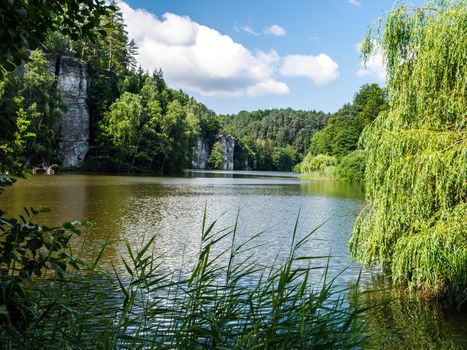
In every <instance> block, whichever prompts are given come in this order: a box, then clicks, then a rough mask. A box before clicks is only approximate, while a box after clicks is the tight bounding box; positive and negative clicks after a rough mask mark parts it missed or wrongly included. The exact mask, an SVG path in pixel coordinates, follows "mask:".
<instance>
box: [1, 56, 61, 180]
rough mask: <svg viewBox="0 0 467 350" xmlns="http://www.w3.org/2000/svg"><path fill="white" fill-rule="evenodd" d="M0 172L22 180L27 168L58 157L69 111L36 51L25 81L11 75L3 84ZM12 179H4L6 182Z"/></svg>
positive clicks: (24, 73)
mask: <svg viewBox="0 0 467 350" xmlns="http://www.w3.org/2000/svg"><path fill="white" fill-rule="evenodd" d="M0 90H1V92H0V110H1V111H2V112H3V115H2V117H3V119H2V122H3V123H4V126H3V127H2V128H1V130H0V172H1V173H2V174H6V173H9V174H11V175H13V176H14V175H16V176H22V175H23V174H24V168H25V167H26V166H30V165H37V164H40V163H42V162H44V161H48V162H54V161H56V160H57V158H58V155H57V152H58V137H57V131H58V121H59V118H60V117H61V116H62V115H63V113H64V111H65V105H64V104H63V102H62V100H61V98H60V96H59V93H58V91H57V86H56V80H55V76H54V75H51V74H50V72H49V65H48V61H47V60H46V58H45V56H44V54H43V53H42V52H40V51H32V52H31V58H30V60H29V61H28V62H27V63H26V64H25V65H24V68H23V69H22V75H21V77H18V76H17V75H16V74H15V73H10V74H9V75H7V76H6V77H5V78H4V79H3V80H2V81H1V83H0ZM9 177H10V176H5V175H2V178H3V179H5V181H1V182H2V183H6V182H11V181H10V180H8V178H9Z"/></svg>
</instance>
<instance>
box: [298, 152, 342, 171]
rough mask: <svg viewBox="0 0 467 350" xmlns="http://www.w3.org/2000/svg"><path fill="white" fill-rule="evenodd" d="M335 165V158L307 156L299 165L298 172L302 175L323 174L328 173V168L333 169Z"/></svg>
mask: <svg viewBox="0 0 467 350" xmlns="http://www.w3.org/2000/svg"><path fill="white" fill-rule="evenodd" d="M336 164H337V159H336V157H333V156H328V155H325V154H318V155H317V156H312V155H311V154H308V155H307V156H306V157H305V158H304V159H303V161H302V163H301V164H300V172H302V173H304V174H310V173H313V172H321V173H323V172H326V171H328V169H329V168H332V169H334V167H335V166H336ZM331 173H332V172H331Z"/></svg>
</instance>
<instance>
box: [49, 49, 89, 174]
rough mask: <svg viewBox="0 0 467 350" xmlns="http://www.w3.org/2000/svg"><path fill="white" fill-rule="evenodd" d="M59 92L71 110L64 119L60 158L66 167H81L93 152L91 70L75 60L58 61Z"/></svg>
mask: <svg viewBox="0 0 467 350" xmlns="http://www.w3.org/2000/svg"><path fill="white" fill-rule="evenodd" d="M56 60H57V61H56V69H55V74H56V75H57V78H58V89H59V91H60V94H61V96H62V99H63V101H64V102H65V104H66V106H67V108H68V110H67V112H66V113H65V115H64V116H63V117H62V118H61V120H60V127H59V133H58V137H59V140H58V141H59V155H60V156H61V157H62V158H63V167H64V168H76V167H80V166H81V165H82V164H83V162H84V158H85V156H86V153H87V152H88V150H89V110H88V106H87V102H86V100H87V97H88V95H87V94H88V90H87V86H88V69H87V66H86V64H85V63H82V62H80V61H78V60H76V59H74V58H71V57H59V58H56Z"/></svg>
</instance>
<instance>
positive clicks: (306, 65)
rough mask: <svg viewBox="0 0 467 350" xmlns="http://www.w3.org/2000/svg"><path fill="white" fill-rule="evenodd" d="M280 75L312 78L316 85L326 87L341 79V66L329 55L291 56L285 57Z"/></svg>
mask: <svg viewBox="0 0 467 350" xmlns="http://www.w3.org/2000/svg"><path fill="white" fill-rule="evenodd" d="M280 73H281V74H282V75H283V76H288V77H297V76H303V77H307V78H310V79H311V80H312V81H313V82H314V83H315V84H316V85H326V84H330V83H332V82H333V81H335V80H337V78H339V66H338V64H337V63H336V62H334V61H333V60H332V58H331V57H329V56H328V55H326V54H324V53H321V54H319V55H318V56H312V55H289V56H286V57H284V59H283V64H282V67H281V68H280Z"/></svg>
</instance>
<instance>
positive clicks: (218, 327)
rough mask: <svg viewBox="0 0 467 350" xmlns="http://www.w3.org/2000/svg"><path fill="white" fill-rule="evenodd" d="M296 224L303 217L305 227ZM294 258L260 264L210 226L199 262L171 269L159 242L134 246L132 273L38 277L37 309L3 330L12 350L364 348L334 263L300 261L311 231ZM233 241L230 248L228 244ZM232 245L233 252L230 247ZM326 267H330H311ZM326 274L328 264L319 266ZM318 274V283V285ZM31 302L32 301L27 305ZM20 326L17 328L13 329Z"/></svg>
mask: <svg viewBox="0 0 467 350" xmlns="http://www.w3.org/2000/svg"><path fill="white" fill-rule="evenodd" d="M297 222H298V219H297ZM296 233H297V225H295V227H294V230H293V233H292V243H291V246H290V249H289V253H288V255H287V257H286V258H284V259H282V261H281V260H280V259H277V261H276V263H274V264H272V265H271V266H267V267H265V266H261V265H260V264H258V263H256V262H255V254H257V251H258V250H257V249H258V246H257V245H256V244H255V240H256V239H257V238H258V237H259V236H260V235H262V234H263V233H258V234H257V235H254V236H252V237H251V238H250V239H248V240H247V241H245V242H237V240H236V235H237V224H235V225H234V226H233V227H231V228H229V229H222V230H217V229H216V221H214V222H212V223H210V224H207V223H206V215H205V216H204V219H203V230H202V234H201V240H200V247H199V252H198V254H197V256H196V259H195V262H194V263H191V264H189V263H186V262H185V263H183V264H182V265H181V266H180V267H179V268H175V269H173V270H171V271H167V270H165V269H164V268H163V267H162V266H163V264H162V263H163V259H164V257H163V256H160V255H156V254H154V244H155V243H156V242H157V237H156V236H154V237H151V238H150V239H149V240H148V241H147V242H146V243H145V244H144V245H143V246H142V248H141V249H139V250H138V251H134V250H133V248H132V247H131V246H130V244H129V243H128V242H127V244H126V246H127V258H125V259H123V258H122V263H123V265H124V266H125V269H126V273H124V274H122V273H121V272H117V269H116V268H115V269H114V272H113V273H111V272H107V273H104V272H99V271H98V270H99V269H98V266H99V259H100V257H101V256H102V250H101V252H100V253H98V254H97V257H96V259H95V260H94V261H91V263H90V264H84V263H82V264H81V265H80V269H79V270H78V269H74V270H70V271H62V274H61V277H58V276H56V277H54V278H44V277H43V278H38V279H31V280H29V282H28V285H27V288H28V289H29V291H30V294H29V295H30V296H32V295H34V296H35V297H34V299H31V300H30V301H31V303H32V304H31V305H32V307H33V308H34V309H35V310H36V312H35V314H34V315H31V318H30V322H29V324H28V325H27V326H26V327H23V328H21V329H18V330H17V332H16V333H14V334H13V333H12V332H8V331H7V330H6V328H4V326H5V324H3V325H2V327H0V332H1V336H2V339H3V340H4V344H6V346H5V348H6V349H15V348H29V349H41V348H44V349H86V348H89V349H91V348H92V349H256V348H261V349H336V348H339V349H352V348H356V347H359V346H361V345H362V344H363V343H364V342H365V341H366V337H365V333H364V327H365V325H364V323H363V322H361V320H360V318H359V316H360V314H361V313H362V312H363V310H362V309H361V308H358V307H355V305H353V307H352V308H350V307H349V305H348V302H347V299H346V297H347V296H349V294H350V291H349V290H347V289H346V288H339V286H337V285H335V280H334V278H330V277H329V276H328V268H327V266H328V264H329V257H327V256H326V257H310V256H302V255H299V254H298V250H299V249H300V247H302V246H303V245H305V244H306V242H308V240H309V239H310V237H311V236H312V234H313V232H311V233H310V234H309V235H307V236H306V237H303V238H300V239H298V237H296ZM226 240H228V244H221V243H225V242H226ZM225 246H228V248H222V247H225ZM316 260H323V261H324V262H325V264H324V265H325V266H324V267H319V268H318V267H316V264H312V263H313V262H315V261H316ZM320 265H321V266H322V265H323V264H320ZM314 274H320V276H321V281H320V282H319V283H316V282H312V280H316V279H315V278H311V277H312V276H313V275H314ZM22 302H23V303H25V302H26V301H25V300H22ZM10 326H13V325H10Z"/></svg>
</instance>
